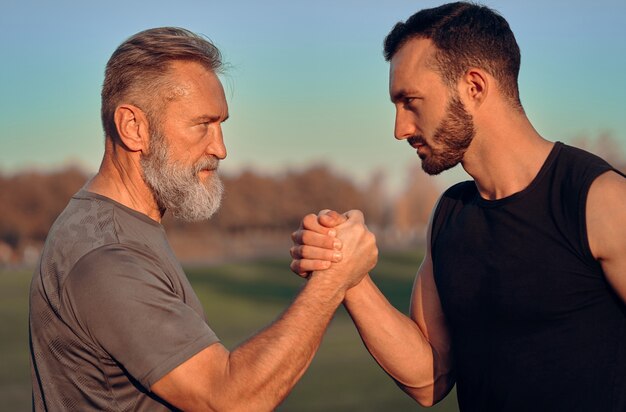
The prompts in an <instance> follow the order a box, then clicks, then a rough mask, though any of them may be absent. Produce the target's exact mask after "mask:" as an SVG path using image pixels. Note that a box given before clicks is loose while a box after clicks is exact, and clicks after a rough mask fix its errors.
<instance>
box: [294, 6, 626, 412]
mask: <svg viewBox="0 0 626 412" xmlns="http://www.w3.org/2000/svg"><path fill="white" fill-rule="evenodd" d="M385 57H386V58H387V60H389V61H390V63H391V65H390V84H389V89H390V90H389V91H390V97H391V101H392V102H393V104H394V105H395V108H396V122H395V137H396V139H400V140H407V141H408V143H409V144H410V145H411V147H413V148H414V149H415V150H416V151H417V154H418V156H419V157H420V158H421V160H422V167H423V169H424V170H425V171H426V172H428V173H430V174H437V173H440V172H442V171H444V170H446V169H448V168H450V167H453V166H455V165H456V164H458V163H461V165H462V166H463V168H464V169H465V170H466V171H467V172H468V173H469V174H470V175H471V176H472V177H473V179H474V180H473V181H468V182H463V183H460V184H457V185H455V186H453V187H452V188H450V189H449V190H447V191H446V192H445V193H444V194H443V196H442V197H441V199H440V200H439V203H438V205H437V206H436V207H435V209H434V211H433V217H432V219H431V222H430V225H429V228H428V243H427V250H426V256H425V258H424V261H423V262H422V265H421V267H420V269H419V272H418V275H417V279H416V281H415V284H414V289H413V296H412V300H411V309H410V317H407V316H405V315H404V314H402V313H401V312H399V311H398V310H396V309H395V308H394V307H393V306H391V305H390V304H389V302H388V301H387V300H386V299H385V297H384V296H383V295H382V294H381V293H380V291H379V290H378V289H377V287H376V285H375V284H374V282H373V281H372V279H371V278H369V277H365V278H364V280H363V281H361V282H360V283H359V284H358V285H357V286H356V287H354V288H352V289H350V290H349V291H348V292H347V293H346V299H345V302H344V303H345V305H346V308H347V309H348V311H349V312H350V314H351V316H352V318H353V319H354V322H355V324H356V326H357V328H358V330H359V332H360V334H361V336H362V338H363V341H364V342H365V344H366V345H367V348H368V349H369V351H370V352H371V353H372V355H373V356H374V358H375V359H376V360H377V361H378V362H379V363H380V365H381V366H382V367H383V368H384V369H385V370H386V371H387V372H388V373H389V375H391V376H392V377H393V378H394V379H395V380H396V382H397V383H398V384H399V385H400V386H401V387H402V389H404V390H405V391H406V392H407V393H408V394H409V395H410V396H412V397H413V398H415V399H416V400H417V401H419V402H420V403H422V404H425V405H431V404H433V403H435V402H437V401H438V400H440V399H442V398H443V397H444V396H445V395H446V394H447V393H448V391H449V390H450V389H451V388H452V386H453V385H454V384H455V382H456V384H457V394H458V399H459V405H460V407H461V410H463V411H481V412H488V411H507V412H510V411H530V410H541V411H615V412H617V411H625V410H626V305H625V304H624V302H625V301H626V180H625V179H624V177H623V175H621V173H619V172H617V171H616V170H614V169H613V168H612V167H611V166H610V165H608V164H607V163H606V162H605V161H603V160H602V159H600V158H598V157H596V156H594V155H591V154H589V153H587V152H584V151H582V150H579V149H576V148H573V147H570V146H567V145H565V144H562V143H559V142H557V143H554V142H550V141H548V140H546V139H544V138H543V137H542V136H540V135H539V134H538V133H537V132H536V131H535V129H534V128H533V126H532V124H531V123H530V121H529V120H528V118H527V117H526V115H525V113H524V110H523V108H522V105H521V103H520V99H519V93H518V87H517V76H518V71H519V65H520V53H519V48H518V46H517V43H516V41H515V38H514V36H513V33H512V32H511V29H510V28H509V25H508V24H507V22H506V21H505V20H504V18H502V17H501V16H500V15H498V14H497V13H495V12H493V11H492V10H490V9H488V8H487V7H483V6H479V5H475V4H470V3H464V2H460V3H451V4H446V5H443V6H440V7H437V8H433V9H427V10H422V11H420V12H418V13H416V14H415V15H413V16H411V17H410V18H409V19H408V20H407V21H406V22H401V23H398V24H397V25H396V26H395V27H394V28H393V30H392V31H391V32H390V33H389V35H388V36H387V39H386V40H385ZM343 220H345V218H341V216H339V215H337V214H336V213H332V214H321V215H320V217H319V219H316V218H315V217H313V216H308V217H307V218H305V220H304V229H302V230H300V231H298V232H297V233H296V235H295V236H294V239H295V240H296V243H298V245H299V246H297V247H295V248H294V249H293V250H292V255H293V256H294V258H295V259H294V262H293V263H292V268H293V269H294V271H296V272H297V273H299V274H303V273H306V272H307V271H310V270H314V269H315V265H318V264H319V263H320V262H321V261H324V260H326V261H329V260H330V257H332V250H326V249H324V248H323V247H321V246H322V242H326V245H328V244H329V243H330V239H326V238H324V236H322V235H321V234H323V233H325V231H326V230H328V229H327V228H328V227H335V225H337V224H340V223H341V222H342V221H343ZM349 221H350V219H348V222H349ZM320 223H321V224H320ZM337 228H341V226H337ZM313 234H316V235H317V236H313ZM303 245H304V246H303ZM351 258H352V257H351V256H350V255H348V254H347V253H344V260H343V261H342V264H345V261H346V260H351ZM354 258H355V259H362V256H354ZM315 273H318V272H314V274H315ZM322 273H323V272H322Z"/></svg>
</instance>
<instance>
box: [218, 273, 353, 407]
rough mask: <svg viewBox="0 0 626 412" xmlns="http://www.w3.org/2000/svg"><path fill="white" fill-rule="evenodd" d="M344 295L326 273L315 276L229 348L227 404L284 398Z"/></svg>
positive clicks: (272, 401)
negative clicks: (253, 332) (260, 326)
mask: <svg viewBox="0 0 626 412" xmlns="http://www.w3.org/2000/svg"><path fill="white" fill-rule="evenodd" d="M330 280H331V279H330ZM343 297H344V291H342V290H338V288H337V286H336V285H333V283H332V282H330V281H329V279H328V277H325V276H324V275H323V274H322V275H313V276H312V277H311V279H309V281H308V282H307V284H306V285H305V286H304V288H303V289H302V291H301V292H300V293H299V295H298V296H297V297H296V299H295V301H294V303H293V304H292V305H291V306H290V307H289V308H288V309H287V310H286V311H285V312H284V313H283V314H282V315H281V316H280V317H279V318H278V319H277V320H276V321H275V322H274V323H272V324H271V325H270V326H268V327H267V328H265V329H264V330H262V331H261V332H259V333H258V334H256V335H255V336H253V337H252V338H250V339H249V340H248V341H246V342H244V343H243V344H242V345H240V346H239V347H238V348H236V349H235V350H234V351H232V352H231V354H230V356H229V360H228V370H227V382H228V383H227V384H226V385H225V387H224V389H225V390H226V391H227V392H228V394H229V395H228V396H229V398H230V405H231V408H232V407H233V406H235V405H243V409H246V410H258V411H263V410H272V409H274V408H275V407H276V406H277V405H278V404H279V403H280V402H282V400H283V399H284V398H285V397H286V396H287V394H288V393H289V392H290V390H291V389H292V388H293V386H294V385H295V384H296V382H297V381H298V379H299V378H300V377H301V376H302V374H303V373H304V371H305V370H306V368H307V367H308V365H309V364H310V362H311V360H312V359H313V356H314V354H315V352H316V351H317V349H318V348H319V345H320V343H321V341H322V337H323V334H324V331H325V330H326V327H327V326H328V324H329V322H330V320H331V319H332V316H333V314H334V312H335V310H336V309H337V307H338V306H339V304H340V303H341V301H342V299H343Z"/></svg>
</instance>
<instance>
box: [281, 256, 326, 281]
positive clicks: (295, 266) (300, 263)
mask: <svg viewBox="0 0 626 412" xmlns="http://www.w3.org/2000/svg"><path fill="white" fill-rule="evenodd" d="M330 265H331V263H330V262H329V261H326V260H313V259H294V260H292V261H291V264H290V265H289V268H290V269H291V271H292V272H294V273H295V274H296V275H298V276H302V277H305V276H304V275H306V274H307V273H308V272H313V271H316V270H325V269H328V268H329V267H330ZM307 276H308V275H307Z"/></svg>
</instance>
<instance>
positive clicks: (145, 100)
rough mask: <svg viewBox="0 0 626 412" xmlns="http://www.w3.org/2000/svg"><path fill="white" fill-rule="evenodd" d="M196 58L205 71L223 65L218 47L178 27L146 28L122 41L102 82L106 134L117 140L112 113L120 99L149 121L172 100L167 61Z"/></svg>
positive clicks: (193, 59) (103, 121)
mask: <svg viewBox="0 0 626 412" xmlns="http://www.w3.org/2000/svg"><path fill="white" fill-rule="evenodd" d="M176 60H189V61H196V62H198V63H200V64H202V65H203V66H204V67H206V68H207V70H210V71H213V72H217V71H219V70H220V69H221V67H222V57H221V55H220V52H219V50H218V49H217V47H215V46H214V45H213V44H212V43H211V42H210V41H209V40H207V39H206V38H204V37H201V36H199V35H197V34H195V33H192V32H190V31H189V30H185V29H181V28H178V27H159V28H154V29H148V30H145V31H142V32H140V33H137V34H135V35H134V36H132V37H130V38H128V39H127V40H126V41H124V42H123V43H122V44H121V45H120V46H119V47H118V48H117V49H116V50H115V52H113V54H112V55H111V58H110V59H109V61H108V63H107V65H106V70H105V73H104V84H103V85H102V109H101V115H102V126H103V128H104V133H105V135H106V136H108V137H111V138H113V139H114V140H117V139H118V138H119V136H118V135H117V129H116V127H115V122H114V118H113V116H114V114H115V110H116V108H117V106H118V105H119V104H121V103H122V102H123V101H125V100H126V101H128V102H129V103H133V104H136V105H137V106H139V107H140V108H141V109H142V110H144V111H146V113H147V115H148V117H149V118H150V120H153V119H154V118H156V116H155V114H156V112H157V111H158V110H160V109H161V108H162V106H163V104H164V103H165V101H167V100H168V99H171V98H172V96H170V95H171V94H172V93H171V91H170V92H168V89H169V88H170V87H168V86H171V81H170V79H169V78H168V74H169V70H170V64H171V63H172V62H173V61H176Z"/></svg>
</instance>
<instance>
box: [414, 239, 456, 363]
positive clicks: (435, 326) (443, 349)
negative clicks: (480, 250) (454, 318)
mask: <svg viewBox="0 0 626 412" xmlns="http://www.w3.org/2000/svg"><path fill="white" fill-rule="evenodd" d="M411 318H412V319H413V320H414V321H415V322H416V323H417V325H418V326H419V328H420V329H421V331H422V333H423V334H424V336H425V337H426V339H427V340H428V341H429V342H430V344H431V345H432V346H433V348H434V349H435V351H436V352H437V354H438V355H440V356H444V357H447V356H448V355H449V351H450V336H449V332H448V326H447V323H446V318H445V315H444V313H443V308H442V307H441V301H440V300H439V293H438V291H437V285H436V284H435V279H434V276H433V265H432V259H431V256H430V252H429V251H428V250H427V253H426V256H425V257H424V261H423V262H422V265H421V266H420V269H419V271H418V273H417V277H416V279H415V283H414V285H413V294H412V297H411Z"/></svg>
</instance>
